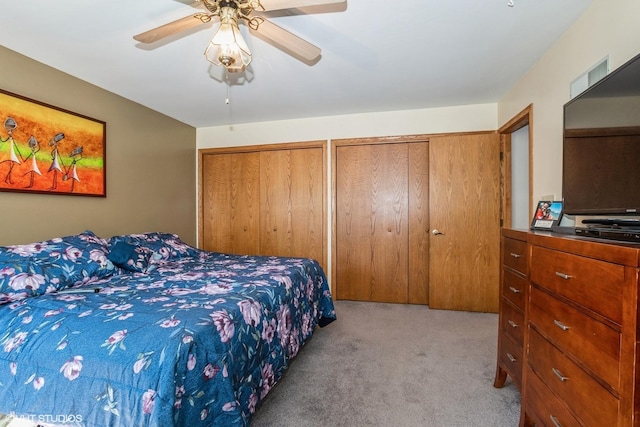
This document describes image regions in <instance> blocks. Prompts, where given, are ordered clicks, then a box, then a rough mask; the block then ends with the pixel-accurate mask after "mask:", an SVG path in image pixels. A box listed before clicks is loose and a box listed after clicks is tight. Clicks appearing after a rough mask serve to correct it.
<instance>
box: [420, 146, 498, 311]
mask: <svg viewBox="0 0 640 427" xmlns="http://www.w3.org/2000/svg"><path fill="white" fill-rule="evenodd" d="M429 146H430V152H429V172H430V177H429V184H430V190H429V197H430V202H429V204H430V217H429V221H430V223H431V228H432V229H433V230H432V231H433V233H434V234H432V236H431V242H430V261H429V266H430V277H429V306H430V307H431V308H442V309H450V310H467V311H485V312H497V310H498V290H499V275H500V268H499V257H500V146H499V137H498V135H497V134H493V133H486V134H472V135H452V136H438V137H431V138H430V139H429Z"/></svg>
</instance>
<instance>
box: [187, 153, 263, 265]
mask: <svg viewBox="0 0 640 427" xmlns="http://www.w3.org/2000/svg"><path fill="white" fill-rule="evenodd" d="M201 167H202V181H201V183H200V186H201V191H202V199H201V200H202V210H201V212H202V218H201V226H202V239H201V245H202V248H203V249H205V250H208V251H217V252H226V253H236V254H251V255H257V254H259V253H260V234H259V226H260V218H259V217H260V153H256V152H248V153H229V154H206V155H203V156H202V165H201Z"/></svg>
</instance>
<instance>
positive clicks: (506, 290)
mask: <svg viewBox="0 0 640 427" xmlns="http://www.w3.org/2000/svg"><path fill="white" fill-rule="evenodd" d="M503 274H504V277H503V281H502V296H503V297H505V298H507V299H508V300H509V301H511V302H512V303H513V304H514V305H515V306H516V307H518V308H520V309H521V310H522V311H524V295H525V290H526V289H527V279H526V278H524V277H522V276H520V275H519V274H516V273H514V272H513V271H511V270H508V269H504V273H503Z"/></svg>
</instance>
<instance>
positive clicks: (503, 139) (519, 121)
mask: <svg viewBox="0 0 640 427" xmlns="http://www.w3.org/2000/svg"><path fill="white" fill-rule="evenodd" d="M525 126H529V206H528V212H529V213H531V212H533V211H532V209H533V104H529V105H528V106H527V107H525V108H524V109H523V110H522V111H520V112H519V113H518V114H516V115H515V116H514V117H513V118H512V119H511V120H509V121H508V122H507V123H505V124H504V125H502V127H500V129H498V134H500V151H501V153H502V155H501V160H502V161H501V165H500V181H501V182H500V187H501V193H502V194H501V199H502V209H501V211H502V221H501V222H502V227H504V228H509V227H511V221H512V218H511V209H512V197H511V190H512V189H511V180H512V177H511V134H512V133H513V132H515V131H517V130H519V129H522V128H523V127H525Z"/></svg>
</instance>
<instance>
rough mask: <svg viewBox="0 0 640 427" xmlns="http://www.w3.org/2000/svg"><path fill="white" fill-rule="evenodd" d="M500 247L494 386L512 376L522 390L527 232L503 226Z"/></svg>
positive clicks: (526, 285)
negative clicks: (498, 313) (496, 360)
mask: <svg viewBox="0 0 640 427" xmlns="http://www.w3.org/2000/svg"><path fill="white" fill-rule="evenodd" d="M500 246H501V248H502V250H501V252H502V256H501V260H502V269H501V271H500V283H501V286H500V315H499V325H500V326H499V333H498V365H497V368H496V378H495V382H494V386H495V387H502V386H503V385H504V383H505V381H506V379H507V375H509V376H510V377H511V379H512V380H513V382H514V383H515V384H516V386H517V387H518V390H521V391H522V366H523V365H522V361H523V348H524V346H523V343H524V330H525V323H524V310H525V301H526V300H527V293H528V288H529V246H528V244H527V232H526V231H516V230H508V229H504V230H503V232H502V240H501V242H500Z"/></svg>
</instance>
